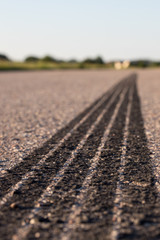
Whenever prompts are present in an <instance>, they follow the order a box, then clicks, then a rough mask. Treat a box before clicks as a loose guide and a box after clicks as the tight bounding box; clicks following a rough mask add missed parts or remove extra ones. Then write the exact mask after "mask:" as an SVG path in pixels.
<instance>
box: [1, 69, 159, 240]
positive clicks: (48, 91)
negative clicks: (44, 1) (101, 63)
mask: <svg viewBox="0 0 160 240" xmlns="http://www.w3.org/2000/svg"><path fill="white" fill-rule="evenodd" d="M0 84H1V89H0V100H1V101H0V109H1V123H0V130H1V133H0V140H1V148H0V154H1V159H0V168H1V173H0V189H1V191H0V239H4V240H5V239H8V240H9V239H13V240H23V239H30V240H31V239H62V240H69V239H110V240H112V239H113V240H115V239H160V174H159V172H160V171H159V170H160V162H159V161H160V137H159V135H160V134H159V133H160V120H159V119H160V118H159V117H160V116H159V115H160V100H159V94H160V70H145V71H144V70H138V71H133V70H128V71H119V72H118V71H66V72H65V71H64V72H63V71H62V72H60V71H57V72H56V71H55V72H30V73H25V72H21V73H1V74H0Z"/></svg>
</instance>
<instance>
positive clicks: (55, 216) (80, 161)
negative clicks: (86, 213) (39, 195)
mask: <svg viewBox="0 0 160 240" xmlns="http://www.w3.org/2000/svg"><path fill="white" fill-rule="evenodd" d="M118 101H119V96H118V97H117V99H116V101H115V102H114V103H113V105H112V106H111V107H110V109H109V110H108V112H107V113H106V114H105V115H104V118H103V119H102V121H101V122H100V124H99V125H98V126H97V128H96V130H95V132H94V134H93V135H92V136H90V137H89V138H88V141H87V142H86V144H85V146H84V148H83V149H82V150H81V151H80V152H79V153H78V154H77V157H76V158H75V161H74V162H73V163H72V164H71V165H70V167H69V169H68V170H67V171H66V172H65V175H64V178H63V179H62V181H61V182H60V183H59V184H58V185H57V187H56V190H55V191H54V194H53V196H51V197H50V199H49V200H48V204H49V203H50V201H53V202H54V206H53V205H52V204H51V205H49V206H48V205H47V207H46V206H43V208H42V211H41V213H40V215H39V216H37V219H38V220H39V219H41V218H42V217H43V218H45V219H48V217H47V213H48V212H50V214H51V216H50V218H51V220H50V222H49V223H48V225H49V227H48V228H47V229H46V231H45V229H43V231H42V229H41V227H42V225H40V226H38V225H36V226H34V227H33V228H32V230H31V232H30V234H29V235H28V239H33V236H34V235H35V233H36V232H40V233H41V237H40V239H52V238H53V237H55V239H58V235H59V234H60V233H61V232H62V230H63V227H64V223H65V222H66V221H67V218H68V216H69V214H70V209H71V207H72V205H73V204H74V202H75V199H76V196H77V195H78V194H79V192H80V190H81V187H82V184H83V181H84V178H85V177H86V175H87V172H88V169H89V167H90V164H91V162H90V160H91V159H92V158H93V157H94V155H95V153H96V151H97V148H98V146H99V144H100V141H101V138H102V136H103V133H104V130H105V128H106V127H107V125H108V123H109V120H110V118H111V116H112V114H113V111H114V109H115V106H116V104H117V102H118ZM127 101H128V93H127V94H126V97H125V99H124V101H123V103H122V106H121V108H120V110H119V113H118V116H117V118H116V122H115V124H114V126H113V128H112V130H111V133H110V138H111V139H110V141H111V142H112V138H114V137H112V134H113V132H114V133H115V132H116V131H115V130H114V127H116V124H117V123H118V122H119V123H118V126H119V131H121V132H123V131H122V129H123V128H122V126H123V125H124V124H125V122H123V120H124V119H125V109H126V106H127ZM121 135H123V133H121ZM116 141H117V145H118V146H113V145H112V146H110V147H111V148H113V149H114V154H115V155H116V154H117V153H116V151H118V148H120V146H121V145H120V144H121V142H118V141H119V138H118V137H117V138H116ZM112 143H113V142H112ZM112 143H110V144H112ZM112 151H113V150H112V149H111V152H112ZM108 154H109V155H108V157H109V156H111V153H110V152H109V153H108ZM119 155H120V153H118V156H119ZM118 156H117V157H118ZM102 162H103V161H102ZM101 164H102V163H101ZM102 165H103V164H102ZM100 167H101V166H100ZM106 168H107V166H106ZM99 170H102V169H99V168H98V171H99ZM107 171H108V172H109V169H108V170H107ZM114 171H116V169H114ZM96 176H97V174H96ZM103 177H104V176H103ZM98 184H99V181H98ZM63 193H66V195H65V196H63V195H62V194H63ZM67 193H68V194H67ZM92 194H93V193H92ZM94 200H95V199H94ZM101 200H102V199H101ZM93 202H94V201H93ZM93 202H92V203H89V206H88V207H89V208H90V206H91V205H90V204H94V203H93ZM101 204H103V200H102V203H101ZM94 227H95V226H94ZM49 229H50V230H51V231H49ZM53 233H54V236H53V235H52V234H53ZM81 234H82V232H81ZM81 234H79V235H78V239H80V237H81ZM81 239H88V238H87V235H86V232H85V234H84V236H83V237H82V238H81Z"/></svg>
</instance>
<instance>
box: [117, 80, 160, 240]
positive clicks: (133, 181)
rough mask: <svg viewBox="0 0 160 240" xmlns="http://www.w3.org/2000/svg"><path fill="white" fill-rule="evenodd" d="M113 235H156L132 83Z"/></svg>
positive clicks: (154, 199) (159, 221) (159, 230)
mask: <svg viewBox="0 0 160 240" xmlns="http://www.w3.org/2000/svg"><path fill="white" fill-rule="evenodd" d="M120 187H121V201H120V203H119V206H118V211H119V216H118V219H117V220H116V221H117V225H118V227H117V233H116V235H115V238H114V239H123V240H124V239H135V240H136V239H146V240H147V239H149V240H150V239H155V240H156V239H160V211H159V209H160V202H159V197H158V192H157V189H156V186H155V176H154V175H153V169H152V160H151V157H150V151H149V149H148V147H147V138H146V135H145V131H144V122H143V117H142V113H141V106H140V99H139V96H138V91H137V86H136V83H135V84H134V92H133V102H132V107H131V117H130V123H129V128H128V140H127V146H126V156H125V165H124V169H123V178H122V181H121V182H120Z"/></svg>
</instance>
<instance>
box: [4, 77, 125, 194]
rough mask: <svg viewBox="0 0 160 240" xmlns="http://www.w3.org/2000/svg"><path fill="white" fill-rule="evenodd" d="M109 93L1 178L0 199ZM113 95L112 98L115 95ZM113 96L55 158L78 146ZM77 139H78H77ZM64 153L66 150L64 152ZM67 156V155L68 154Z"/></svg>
mask: <svg viewBox="0 0 160 240" xmlns="http://www.w3.org/2000/svg"><path fill="white" fill-rule="evenodd" d="M123 84H124V80H123V81H121V82H120V83H118V84H117V85H116V86H115V87H114V88H113V93H114V91H116V89H117V88H118V87H120V86H121V85H123ZM108 92H109V91H107V92H106V93H105V94H103V96H102V97H101V98H99V99H98V100H96V101H95V102H94V103H93V104H92V105H91V106H90V107H88V108H87V109H86V110H85V111H84V112H82V113H81V114H80V115H78V116H77V117H76V118H75V119H74V120H72V121H71V122H70V123H69V124H68V125H67V126H66V127H65V128H63V129H62V130H60V131H59V132H58V133H57V134H55V135H54V136H53V137H52V138H51V139H50V140H48V141H47V142H46V143H45V144H44V145H43V146H42V147H41V148H38V149H36V150H35V151H34V152H33V153H31V154H30V155H29V156H27V157H26V158H24V159H23V161H22V162H21V163H19V164H18V165H16V166H15V167H14V168H12V169H11V170H9V171H8V174H6V175H5V176H4V177H1V178H0V180H1V181H0V189H1V190H0V197H2V196H3V195H4V194H6V193H7V191H8V189H9V188H11V186H12V185H14V184H16V183H17V182H19V181H20V180H21V179H22V177H23V175H24V174H26V173H27V172H29V171H30V170H31V168H32V167H33V166H34V165H36V164H37V163H38V162H39V161H40V160H41V159H42V157H44V156H45V155H46V154H47V153H48V152H49V151H50V150H51V149H52V148H53V147H54V146H55V145H56V144H57V143H58V142H59V141H60V140H61V139H62V138H63V137H64V136H65V135H66V134H67V133H68V132H69V131H71V130H72V129H73V127H74V126H75V125H76V124H77V123H78V122H79V121H80V120H81V119H82V118H83V117H84V116H85V115H86V114H87V113H88V111H90V110H91V109H92V108H94V106H95V105H96V104H97V103H98V102H99V101H100V100H101V99H102V98H103V97H104V96H105V95H106V97H107V96H108ZM113 93H112V94H111V96H112V95H113ZM111 96H108V98H107V99H106V100H105V102H104V103H102V104H101V106H100V107H99V108H98V109H96V110H95V111H94V112H93V113H92V114H91V115H90V116H89V118H88V119H87V120H86V121H85V122H84V123H83V124H82V125H80V127H79V128H78V129H76V131H73V133H72V136H71V137H70V138H69V139H68V140H67V141H66V142H65V143H64V144H63V146H61V147H60V148H58V149H57V151H56V152H55V156H56V155H57V154H59V152H60V151H61V150H62V149H64V148H66V149H67V147H68V149H69V152H68V154H69V153H70V150H72V149H73V148H74V147H75V146H76V144H75V143H74V141H73V139H75V142H77V139H78V136H79V138H81V137H82V136H83V134H85V132H86V131H87V129H88V128H89V127H90V124H92V122H93V121H94V120H95V118H96V117H97V116H98V115H99V114H100V112H101V111H102V110H103V108H104V107H105V105H106V104H107V102H108V101H109V100H110V98H111ZM76 138H77V139H76ZM69 145H70V146H69ZM63 151H64V150H63ZM66 154H67V153H66Z"/></svg>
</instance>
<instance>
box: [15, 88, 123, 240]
mask: <svg viewBox="0 0 160 240" xmlns="http://www.w3.org/2000/svg"><path fill="white" fill-rule="evenodd" d="M120 92H121V89H118V90H117V92H116V93H115V94H114V95H113V96H112V99H111V101H110V102H109V103H108V105H107V106H106V108H105V109H104V110H103V111H102V113H101V114H100V115H99V116H98V118H97V120H96V122H95V123H94V124H93V125H92V126H91V128H90V129H89V130H88V132H87V133H86V135H85V137H84V138H83V139H82V140H81V141H80V143H79V144H78V146H77V148H76V149H75V150H74V151H72V153H71V157H70V158H69V159H68V160H67V161H66V162H65V164H64V165H63V167H62V168H61V169H60V170H59V172H58V173H57V174H56V176H55V177H54V178H53V180H52V181H51V183H50V185H49V186H48V187H47V189H45V191H44V192H43V194H42V195H41V197H40V198H39V199H38V201H37V203H36V205H35V207H34V209H33V210H32V211H31V213H30V214H29V216H27V217H26V218H27V222H33V220H34V219H35V218H36V216H37V213H38V211H40V210H41V208H40V205H43V204H44V203H45V202H46V198H47V197H48V196H50V195H51V194H53V192H54V190H55V188H56V186H57V184H58V183H59V182H60V181H61V180H62V179H63V177H64V174H65V172H66V170H67V169H68V168H69V166H70V165H71V163H72V162H73V161H74V160H75V157H76V155H77V153H78V152H79V151H80V150H81V149H82V147H83V146H84V144H85V143H86V140H87V139H88V137H89V136H90V135H91V134H92V133H93V131H94V129H95V128H96V125H98V123H99V122H100V121H101V119H102V118H103V116H104V114H105V113H106V112H107V110H108V109H109V107H110V105H111V104H112V102H114V99H115V98H116V96H117V95H118V94H120ZM31 227H32V224H27V225H26V227H25V228H24V226H23V227H22V228H20V229H19V230H18V232H17V234H16V239H22V236H23V238H25V236H26V235H27V233H28V232H29V230H30V229H31Z"/></svg>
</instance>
